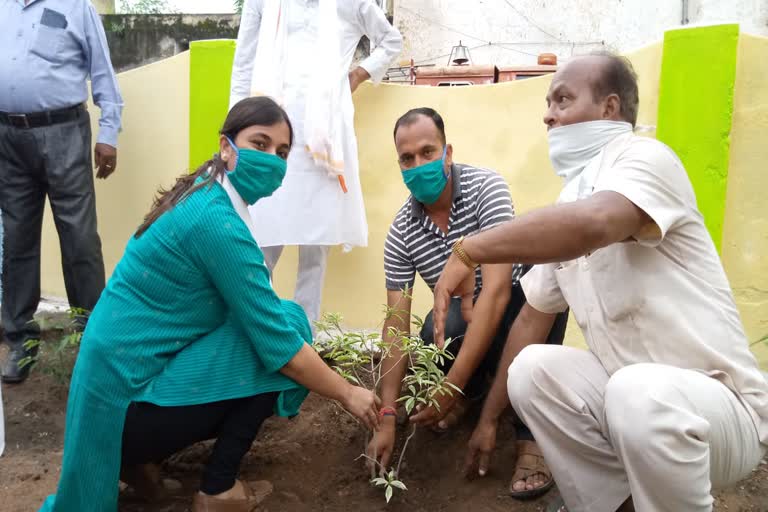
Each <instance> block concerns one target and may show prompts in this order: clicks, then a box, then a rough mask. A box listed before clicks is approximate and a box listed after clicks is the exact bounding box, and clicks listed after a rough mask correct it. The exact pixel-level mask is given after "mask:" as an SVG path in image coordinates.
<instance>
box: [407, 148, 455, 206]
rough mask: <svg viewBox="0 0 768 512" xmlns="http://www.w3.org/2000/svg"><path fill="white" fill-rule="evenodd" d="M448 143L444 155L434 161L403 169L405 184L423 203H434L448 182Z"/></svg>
mask: <svg viewBox="0 0 768 512" xmlns="http://www.w3.org/2000/svg"><path fill="white" fill-rule="evenodd" d="M447 150H448V146H447V145H446V146H445V147H444V148H443V156H442V158H440V159H439V160H435V161H434V162H427V163H426V164H424V165H420V166H418V167H414V168H413V169H406V170H404V171H403V180H404V181H405V186H406V187H408V190H410V191H411V194H412V195H413V197H414V198H416V200H417V201H418V202H420V203H422V204H434V203H435V202H436V201H437V200H438V198H439V197H440V194H442V193H443V190H445V185H446V184H447V183H448V171H446V170H445V153H446V151H447Z"/></svg>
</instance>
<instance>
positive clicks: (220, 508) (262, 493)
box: [192, 480, 274, 512]
mask: <svg viewBox="0 0 768 512" xmlns="http://www.w3.org/2000/svg"><path fill="white" fill-rule="evenodd" d="M241 484H242V485H243V490H244V491H245V498H237V499H235V498H230V499H222V498H217V497H215V496H209V495H207V494H203V493H201V492H198V493H197V494H195V497H194V498H193V499H192V512H251V511H252V510H253V509H255V508H256V507H257V506H258V504H259V503H261V502H262V501H264V499H265V498H266V497H267V496H269V495H270V494H271V493H272V490H273V489H274V487H273V486H272V484H271V483H270V482H268V481H266V480H259V481H256V482H251V483H250V485H249V484H247V483H245V482H241ZM252 487H253V488H252Z"/></svg>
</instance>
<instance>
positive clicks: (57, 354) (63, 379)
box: [19, 308, 88, 384]
mask: <svg viewBox="0 0 768 512" xmlns="http://www.w3.org/2000/svg"><path fill="white" fill-rule="evenodd" d="M67 315H68V321H67V324H66V325H65V326H63V328H62V332H61V336H60V337H59V338H58V340H56V341H55V342H54V343H52V344H51V347H48V346H47V345H48V344H46V345H43V344H42V343H41V341H40V339H30V340H27V341H25V342H24V348H25V349H27V351H28V353H29V355H27V356H26V357H23V358H22V359H20V360H19V367H21V368H24V367H26V366H29V367H30V368H32V367H34V366H36V365H37V364H38V363H39V362H40V361H41V360H42V359H44V360H45V364H44V365H43V368H42V369H43V372H44V373H47V374H49V375H51V376H53V378H55V379H56V380H57V381H59V382H60V383H61V384H68V383H69V380H70V378H71V377H72V368H73V366H74V362H75V357H76V355H77V350H78V348H79V347H80V340H81V339H82V337H83V332H82V328H81V325H82V323H83V322H84V320H85V319H86V318H87V316H88V311H86V310H84V309H80V308H70V309H69V310H67ZM54 327H55V328H59V327H60V326H51V325H46V322H45V321H43V320H41V321H40V328H41V330H43V331H46V330H49V329H51V328H54ZM43 350H45V351H46V352H47V353H45V354H42V353H41V352H42V351H43ZM43 355H44V356H45V357H43Z"/></svg>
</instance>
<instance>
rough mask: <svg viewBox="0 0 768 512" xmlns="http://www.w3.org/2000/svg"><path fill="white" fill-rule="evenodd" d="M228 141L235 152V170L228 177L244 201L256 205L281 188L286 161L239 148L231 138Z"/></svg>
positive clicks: (228, 173)
mask: <svg viewBox="0 0 768 512" xmlns="http://www.w3.org/2000/svg"><path fill="white" fill-rule="evenodd" d="M227 141H229V145H230V146H232V149H234V150H235V168H234V169H233V170H231V171H228V172H227V177H228V178H229V181H231V182H232V186H233V187H235V190H237V193H238V194H240V197H242V198H243V201H245V202H246V203H247V204H254V203H256V201H258V200H259V199H262V198H264V197H269V196H271V195H272V194H273V193H274V192H275V190H277V189H278V188H280V185H282V183H283V178H285V171H286V168H287V164H286V162H285V160H283V159H282V158H280V157H279V156H277V155H273V154H271V153H265V152H264V151H257V150H255V149H247V148H242V149H241V148H238V147H237V146H235V143H234V142H232V139H230V138H229V137H227Z"/></svg>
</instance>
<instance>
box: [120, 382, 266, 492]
mask: <svg viewBox="0 0 768 512" xmlns="http://www.w3.org/2000/svg"><path fill="white" fill-rule="evenodd" d="M277 395H278V393H276V392H275V393H264V394H261V395H256V396H251V397H247V398H237V399H233V400H223V401H220V402H211V403H207V404H199V405H188V406H181V407H161V406H159V405H155V404H151V403H147V402H133V403H131V405H130V406H129V407H128V412H127V413H126V417H125V427H124V428H123V456H122V464H123V465H126V466H131V465H135V464H147V463H157V464H159V463H160V462H162V461H163V460H165V459H166V458H168V457H169V456H171V455H173V454H174V453H176V452H178V451H180V450H182V449H184V448H186V447H188V446H191V445H193V444H195V443H198V442H200V441H205V440H208V439H216V443H215V444H214V446H213V451H212V452H211V456H210V458H209V459H208V462H207V464H206V466H205V470H204V471H203V478H202V481H201V482H200V490H201V491H203V492H204V493H206V494H219V493H222V492H224V491H226V490H228V489H231V488H232V486H233V485H234V484H235V479H236V478H237V474H238V472H239V470H240V462H241V461H242V459H243V457H244V456H245V454H246V453H248V450H249V449H250V448H251V444H252V443H253V440H254V439H255V438H256V434H257V433H258V432H259V428H260V427H261V424H262V423H263V422H264V420H265V419H267V418H269V417H270V416H271V415H272V411H273V409H274V406H275V401H276V400H277Z"/></svg>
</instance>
